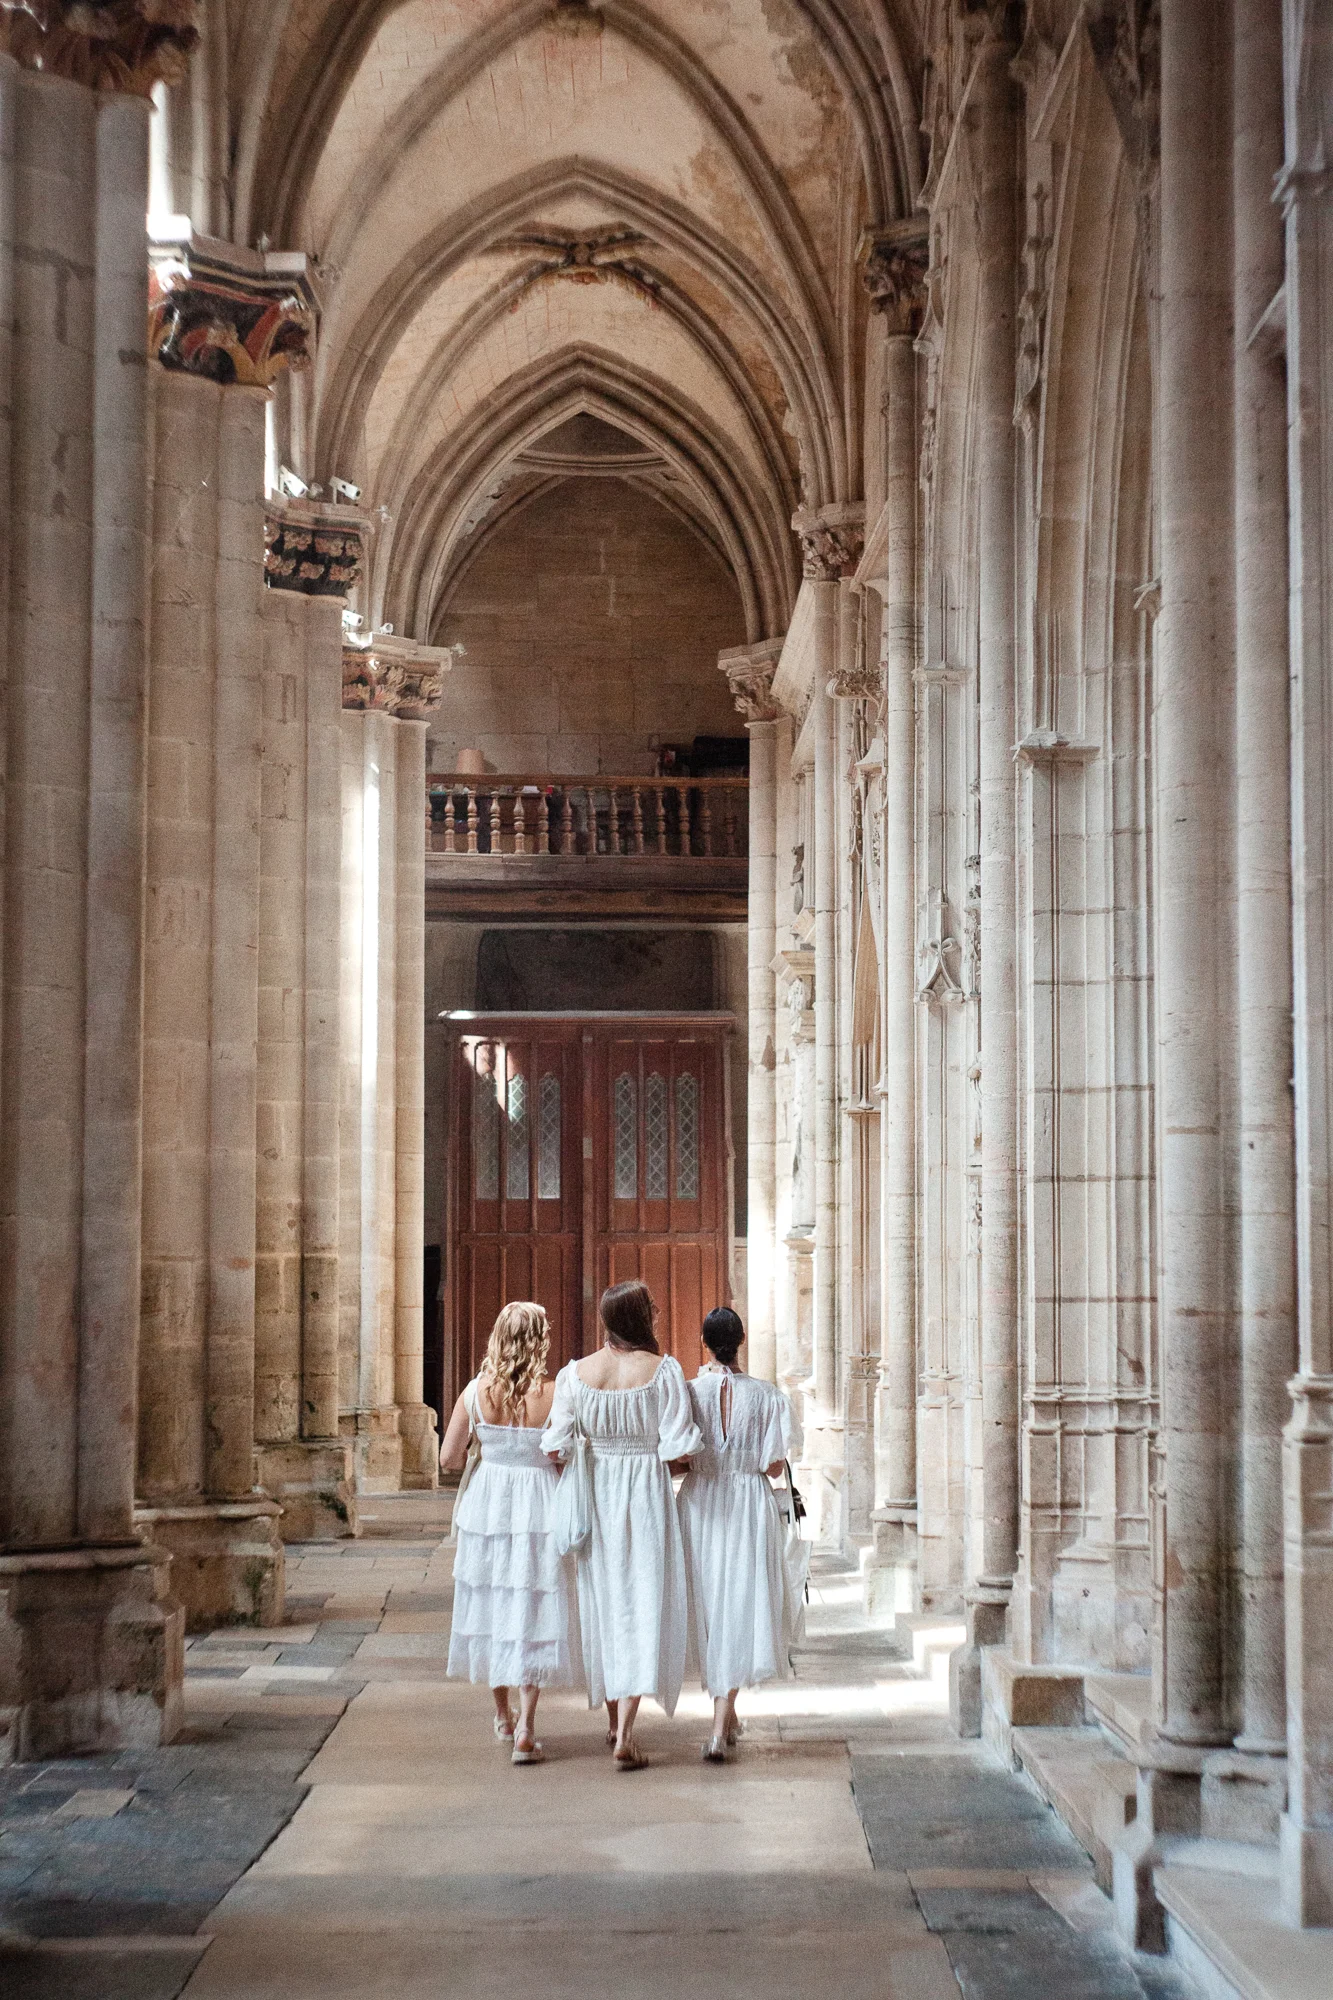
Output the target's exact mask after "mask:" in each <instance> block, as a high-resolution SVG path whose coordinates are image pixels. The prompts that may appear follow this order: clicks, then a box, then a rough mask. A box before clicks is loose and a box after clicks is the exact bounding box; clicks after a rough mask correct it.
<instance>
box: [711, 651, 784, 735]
mask: <svg viewBox="0 0 1333 2000" xmlns="http://www.w3.org/2000/svg"><path fill="white" fill-rule="evenodd" d="M782 643H783V642H782V640H781V639H762V640H761V641H760V642H759V644H758V645H757V646H736V647H731V648H729V649H728V650H727V651H726V652H725V653H719V654H718V657H717V668H718V672H719V673H720V674H724V675H725V676H726V681H727V686H728V687H729V688H730V690H731V698H732V700H733V701H734V702H735V704H736V708H737V710H738V711H739V713H740V714H741V715H743V716H744V718H745V721H746V723H747V724H748V723H752V722H776V721H777V719H778V717H779V716H780V715H781V714H782V713H783V709H782V704H781V703H780V702H778V701H775V700H774V698H773V676H774V674H775V673H776V672H777V667H778V661H779V660H780V659H781V657H782Z"/></svg>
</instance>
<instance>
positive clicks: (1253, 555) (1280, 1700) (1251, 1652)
mask: <svg viewBox="0 0 1333 2000" xmlns="http://www.w3.org/2000/svg"><path fill="white" fill-rule="evenodd" d="M1232 19H1233V21H1234V23H1235V38H1236V39H1235V48H1234V53H1233V58H1232V69H1233V98H1234V102H1233V114H1232V115H1233V120H1234V131H1235V150H1234V158H1233V186H1234V191H1235V220H1234V225H1233V226H1234V246H1235V247H1234V256H1235V318H1234V326H1233V338H1234V352H1235V364H1234V365H1235V382H1234V395H1235V439H1236V444H1235V467H1234V484H1235V496H1236V519H1235V550H1236V801H1237V813H1238V824H1237V829H1236V898H1237V930H1238V935H1237V946H1238V949H1237V982H1238V990H1237V1025H1238V1029H1239V1047H1240V1135H1239V1136H1240V1144H1239V1148H1238V1153H1237V1157H1238V1159H1239V1163H1240V1201H1239V1210H1240V1228H1241V1238H1240V1266H1241V1268H1240V1288H1241V1296H1240V1310H1241V1439H1242V1442H1241V1451H1242V1474H1241V1549H1240V1562H1241V1591H1242V1607H1243V1618H1244V1632H1243V1658H1242V1687H1241V1711H1242V1723H1243V1727H1242V1733H1241V1735H1240V1737H1239V1738H1238V1739H1237V1745H1236V1747H1237V1749H1238V1750H1241V1751H1249V1752H1251V1753H1253V1754H1254V1755H1255V1756H1256V1757H1258V1758H1259V1759H1261V1760H1264V1761H1261V1762H1260V1764H1259V1765H1258V1766H1257V1767H1256V1770H1255V1776H1256V1777H1257V1778H1258V1779H1259V1781H1260V1782H1263V1781H1264V1780H1265V1779H1267V1782H1268V1783H1269V1784H1270V1785H1274V1784H1275V1785H1276V1786H1277V1787H1278V1788H1279V1791H1280V1790H1281V1787H1282V1774H1281V1771H1280V1770H1278V1771H1276V1772H1273V1771H1270V1770H1266V1769H1265V1762H1266V1760H1267V1759H1269V1758H1273V1757H1279V1756H1281V1755H1282V1754H1283V1753H1284V1752H1285V1750H1286V1723H1287V1717H1286V1696H1285V1687H1284V1678H1285V1669H1284V1657H1283V1656H1284V1643H1283V1619H1282V1443H1281V1439H1282V1427H1283V1424H1284V1423H1285V1421H1286V1417H1287V1412H1288V1409H1289V1402H1288V1397H1287V1388H1286V1385H1287V1380H1288V1378H1289V1376H1290V1375H1291V1372H1292V1370H1293V1368H1294V1366H1295V1363H1296V1257H1295V1156H1294V1132H1293V1126H1292V1104H1291V1063H1292V1046H1291V1007H1292V994H1291V976H1290V967H1291V905H1290V852H1291V796H1290V793H1291V784H1290V751H1291V739H1290V713H1289V711H1290V703H1289V699H1288V678H1289V673H1290V666H1289V658H1288V653H1289V648H1288V643H1287V550H1286V539H1287V507H1286V500H1287V463H1286V450H1287V410H1286V390H1285V382H1284V378H1283V371H1282V367H1281V364H1280V360H1279V359H1278V357H1277V356H1276V355H1275V354H1274V353H1273V352H1272V350H1271V347H1269V346H1268V345H1266V343H1265V342H1264V341H1263V340H1262V338H1260V339H1259V340H1256V339H1255V338H1254V336H1255V333H1256V330H1257V329H1258V328H1260V326H1261V325H1262V322H1263V318H1264V314H1265V313H1266V312H1267V310H1268V308H1269V307H1270V306H1271V305H1272V303H1273V301H1274V299H1275V297H1276V296H1277V293H1278V291H1279V289H1280V287H1281V284H1282V278H1283V254H1282V251H1283V245H1282V221H1281V215H1280V212H1279V210H1278V208H1277V206H1276V204H1275V203H1274V201H1273V199H1272V186H1273V181H1274V178H1275V176H1276V174H1277V172H1278V170H1279V168H1280V167H1281V165H1282V23H1281V19H1280V15H1279V12H1278V10H1277V8H1276V7H1273V6H1263V7H1255V6H1253V5H1251V4H1249V0H1235V5H1234V7H1233V10H1232ZM1228 1765H1229V1768H1228V1771H1227V1773H1226V1779H1225V1789H1228V1790H1229V1792H1230V1793H1231V1795H1232V1796H1234V1795H1235V1793H1236V1791H1237V1785H1236V1782H1235V1778H1236V1772H1235V1759H1234V1757H1233V1758H1231V1759H1229V1760H1228ZM1218 1830H1219V1831H1220V1828H1219V1829H1218Z"/></svg>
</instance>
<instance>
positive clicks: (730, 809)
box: [722, 789, 736, 855]
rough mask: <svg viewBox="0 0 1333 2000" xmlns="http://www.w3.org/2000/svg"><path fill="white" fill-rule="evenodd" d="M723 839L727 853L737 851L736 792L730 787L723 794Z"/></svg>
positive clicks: (724, 849)
mask: <svg viewBox="0 0 1333 2000" xmlns="http://www.w3.org/2000/svg"><path fill="white" fill-rule="evenodd" d="M722 798H723V813H722V840H723V851H724V853H726V854H729V855H730V854H734V853H735V852H736V794H735V793H734V792H733V791H731V790H730V789H728V790H727V791H725V792H724V793H723V794H722Z"/></svg>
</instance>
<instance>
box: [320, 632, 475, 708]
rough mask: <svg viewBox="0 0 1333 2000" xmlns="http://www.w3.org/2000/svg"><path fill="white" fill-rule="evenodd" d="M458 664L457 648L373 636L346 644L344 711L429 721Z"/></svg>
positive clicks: (347, 641)
mask: <svg viewBox="0 0 1333 2000" xmlns="http://www.w3.org/2000/svg"><path fill="white" fill-rule="evenodd" d="M453 663H454V660H453V648H452V647H451V646H422V645H418V644H417V642H416V640H415V639H398V638H395V637H394V636H393V634H392V633H387V632H386V633H378V634H372V636H371V637H370V638H369V639H368V640H366V641H365V642H364V643H363V644H357V643H356V642H355V641H354V640H344V642H343V707H344V708H351V709H368V708H373V709H377V710H378V711H379V712H380V713H381V714H384V715H393V716H397V717H398V718H399V719H400V720H402V721H404V722H425V721H426V719H427V717H429V716H431V715H433V714H434V713H435V711H436V709H437V708H438V707H439V705H440V700H441V697H442V695H443V693H444V677H445V675H446V674H447V673H448V672H449V670H450V668H451V667H452V666H453Z"/></svg>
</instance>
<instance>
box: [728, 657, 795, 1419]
mask: <svg viewBox="0 0 1333 2000" xmlns="http://www.w3.org/2000/svg"><path fill="white" fill-rule="evenodd" d="M781 650H782V645H781V641H780V640H776V639H765V640H761V641H760V643H759V644H758V645H756V646H740V647H736V648H735V649H734V650H731V651H728V652H725V653H722V654H720V655H719V656H718V668H719V670H720V671H721V672H722V673H723V674H725V675H726V678H727V685H728V686H729V688H730V689H731V693H732V698H733V700H734V701H735V703H736V707H737V709H738V710H739V712H740V714H741V715H742V717H743V718H744V721H745V727H746V730H747V731H748V733H749V738H750V793H749V807H750V841H749V849H750V870H749V894H748V919H747V924H746V942H747V949H748V954H749V961H748V999H749V1022H748V1042H747V1072H746V1073H747V1090H746V1108H747V1115H746V1132H747V1156H748V1171H749V1178H748V1186H747V1199H746V1225H745V1227H746V1289H747V1298H746V1336H747V1347H748V1366H749V1369H750V1372H751V1374H753V1375H760V1376H762V1377H763V1378H764V1379H765V1380H766V1381H769V1382H775V1381H776V1380H777V1369H778V1354H777V1320H776V1285H777V1263H778V1242H777V1179H776V1162H775V1151H776V1135H777V1095H776V1089H775V1083H776V1069H777V1056H776V1046H775V1039H774V1037H775V1033H776V1023H775V1019H774V1008H775V1006H776V1001H777V989H776V986H775V983H774V975H773V957H774V953H775V951H776V950H777V925H776V911H777V905H776V901H775V896H776V887H777V718H778V708H777V705H776V704H775V702H774V700H773V670H774V668H775V666H776V664H777V660H778V656H779V654H780V653H781Z"/></svg>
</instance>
